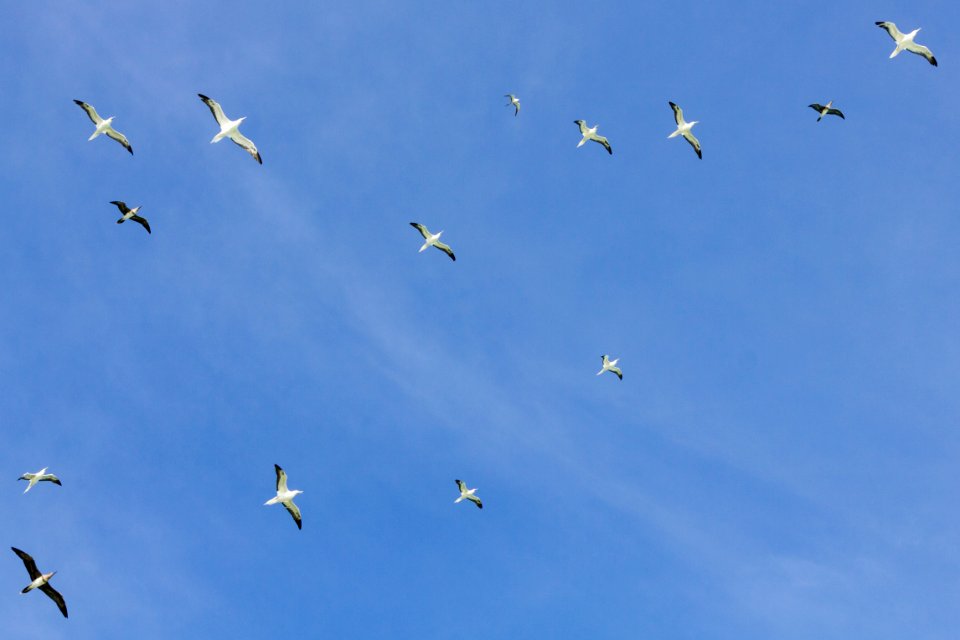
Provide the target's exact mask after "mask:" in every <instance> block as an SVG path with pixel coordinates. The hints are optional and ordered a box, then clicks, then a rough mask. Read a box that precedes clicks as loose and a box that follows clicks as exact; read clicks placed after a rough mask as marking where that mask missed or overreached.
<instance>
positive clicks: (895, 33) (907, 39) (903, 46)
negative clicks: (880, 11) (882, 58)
mask: <svg viewBox="0 0 960 640" xmlns="http://www.w3.org/2000/svg"><path fill="white" fill-rule="evenodd" d="M875 24H876V25H877V26H878V27H880V28H881V29H884V30H886V32H887V33H889V34H890V37H891V38H893V41H894V42H896V43H897V47H896V48H895V49H894V50H893V53H891V54H890V57H891V58H896V57H897V56H898V55H900V52H901V51H909V52H910V53H915V54H917V55H918V56H923V57H924V58H926V59H927V62H929V63H930V64H932V65H933V66H937V59H936V58H934V57H933V52H932V51H930V49H927V48H926V47H925V46H923V45H922V44H917V43H916V42H914V41H913V39H914V38H915V37H916V36H917V32H918V31H920V28H919V27H918V28H916V29H914V30H913V31H911V32H910V33H901V32H900V29H897V25H895V24H894V23H892V22H877V23H875Z"/></svg>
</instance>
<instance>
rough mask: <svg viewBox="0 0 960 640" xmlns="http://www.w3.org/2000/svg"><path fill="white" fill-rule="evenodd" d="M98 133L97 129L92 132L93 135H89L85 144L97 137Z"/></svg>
mask: <svg viewBox="0 0 960 640" xmlns="http://www.w3.org/2000/svg"><path fill="white" fill-rule="evenodd" d="M100 133H101V132H100V130H99V129H97V130H96V131H94V132H93V135H91V136H90V137H89V138H87V142H90V141H91V140H93V139H94V138H96V137H97V136H99V135H100Z"/></svg>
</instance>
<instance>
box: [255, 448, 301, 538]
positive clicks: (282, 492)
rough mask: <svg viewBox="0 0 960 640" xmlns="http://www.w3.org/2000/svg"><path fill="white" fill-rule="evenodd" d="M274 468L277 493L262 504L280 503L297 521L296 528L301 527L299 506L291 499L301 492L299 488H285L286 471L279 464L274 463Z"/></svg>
mask: <svg viewBox="0 0 960 640" xmlns="http://www.w3.org/2000/svg"><path fill="white" fill-rule="evenodd" d="M273 467H274V470H275V471H276V472H277V495H275V496H274V497H272V498H270V499H269V500H267V501H266V502H264V503H263V506H267V505H271V504H277V503H280V504H282V505H283V507H284V509H286V510H287V512H288V513H289V514H290V515H291V516H292V517H293V521H294V522H296V523H297V529H303V518H301V517H300V508H299V507H298V506H297V505H295V504H294V503H293V499H294V498H295V497H297V496H298V495H300V494H301V493H303V491H300V490H299V489H294V490H293V491H291V490H290V489H288V488H287V473H286V472H285V471H284V470H283V469H281V468H280V465H278V464H274V465H273Z"/></svg>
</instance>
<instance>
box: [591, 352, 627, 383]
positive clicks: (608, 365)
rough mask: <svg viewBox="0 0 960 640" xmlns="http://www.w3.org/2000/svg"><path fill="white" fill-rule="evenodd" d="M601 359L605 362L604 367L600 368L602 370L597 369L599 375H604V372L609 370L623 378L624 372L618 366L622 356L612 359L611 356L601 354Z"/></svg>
mask: <svg viewBox="0 0 960 640" xmlns="http://www.w3.org/2000/svg"><path fill="white" fill-rule="evenodd" d="M600 360H601V361H602V362H603V368H602V369H600V371H597V375H598V376H600V375H603V374H604V373H606V372H607V371H609V372H610V373H612V374H614V375H615V376H617V377H618V378H620V379H621V380H623V372H622V371H621V370H620V368H619V367H618V366H617V363H618V362H620V358H616V359H615V360H611V359H610V357H609V356H606V355H603V356H600Z"/></svg>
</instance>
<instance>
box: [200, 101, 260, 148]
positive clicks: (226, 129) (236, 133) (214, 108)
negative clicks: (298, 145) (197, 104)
mask: <svg viewBox="0 0 960 640" xmlns="http://www.w3.org/2000/svg"><path fill="white" fill-rule="evenodd" d="M197 95H198V96H200V99H201V100H203V103H204V104H205V105H207V107H209V108H210V113H212V114H213V118H214V120H216V121H217V124H218V125H220V133H218V134H217V135H215V136H213V140H211V141H210V144H213V143H214V142H220V141H221V140H223V139H224V138H230V139H231V140H232V141H233V142H234V143H235V144H236V145H237V146H238V147H240V148H241V149H243V150H244V151H246V152H247V153H249V154H250V155H251V156H253V158H254V160H256V161H257V162H259V163H260V164H263V158H262V157H260V152H259V151H257V145H255V144H253V141H252V140H250V138H248V137H246V136H245V135H243V134H242V133H240V123H241V122H243V121H244V120H246V119H247V117H246V116H244V117H242V118H239V119H237V120H231V119H230V118H228V117H227V116H226V114H224V113H223V107H221V106H220V103H219V102H217V101H216V100H213V99H211V98H208V97H207V96H205V95H203V94H202V93H198V94H197Z"/></svg>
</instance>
